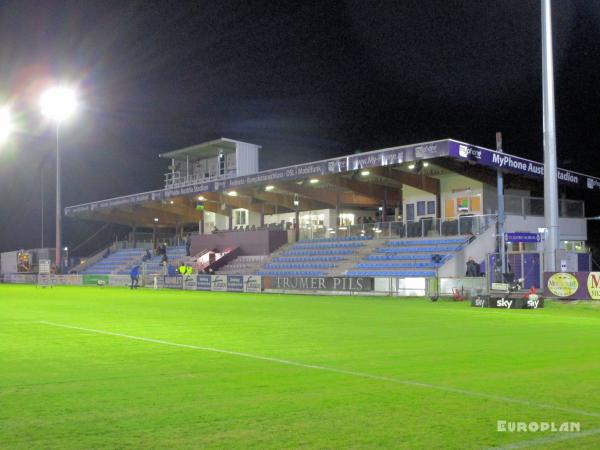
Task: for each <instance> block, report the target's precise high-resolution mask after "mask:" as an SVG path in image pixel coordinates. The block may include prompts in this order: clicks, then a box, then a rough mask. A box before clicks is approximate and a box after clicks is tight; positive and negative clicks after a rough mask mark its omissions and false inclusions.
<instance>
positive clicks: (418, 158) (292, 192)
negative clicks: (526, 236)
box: [65, 138, 600, 227]
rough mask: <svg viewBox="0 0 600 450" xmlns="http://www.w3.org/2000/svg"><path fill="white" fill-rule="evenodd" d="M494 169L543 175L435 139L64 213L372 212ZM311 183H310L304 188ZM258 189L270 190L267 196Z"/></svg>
mask: <svg viewBox="0 0 600 450" xmlns="http://www.w3.org/2000/svg"><path fill="white" fill-rule="evenodd" d="M237 142H238V141H234V140H231V139H225V138H221V139H217V140H215V141H211V142H207V143H205V144H201V145H198V146H193V147H188V148H185V149H181V150H175V151H173V152H169V153H164V154H162V155H160V156H161V157H165V158H174V157H177V155H184V154H189V152H190V151H192V152H200V153H201V152H210V151H213V149H218V148H219V147H221V148H222V146H223V145H230V146H231V145H233V146H235V144H236V143H237ZM202 154H205V153H202ZM425 162H426V163H427V164H425ZM498 168H501V169H502V170H504V171H505V173H506V174H507V176H506V185H507V187H513V188H525V189H527V188H529V189H533V188H535V186H537V185H539V181H540V180H542V179H543V176H544V166H543V164H542V163H539V162H536V161H532V160H528V159H525V158H521V157H518V156H515V155H510V154H507V153H499V152H496V151H494V150H491V149H487V148H484V147H478V146H474V145H471V144H467V143H464V142H460V141H456V140H453V139H443V140H437V141H431V142H423V143H418V144H412V145H404V146H398V147H391V148H385V149H380V150H374V151H369V152H364V153H359V154H352V155H347V156H342V157H337V158H331V159H326V160H321V161H314V162H309V163H305V164H298V165H294V166H288V167H282V168H279V169H272V170H266V171H262V172H258V173H256V174H251V175H244V176H238V177H231V178H224V179H219V180H215V181H208V182H200V183H194V184H189V185H183V186H178V187H167V188H164V189H158V190H154V191H149V192H143V193H138V194H132V195H126V196H122V197H117V198H112V199H107V200H101V201H97V202H91V203H86V204H81V205H75V206H69V207H67V208H66V209H65V215H66V216H68V217H74V218H80V219H88V220H97V221H103V222H112V223H121V224H126V225H133V224H136V225H137V226H142V227H143V226H152V225H154V224H155V222H154V219H155V218H158V219H159V222H158V224H159V226H174V225H175V224H185V223H197V221H198V220H199V213H198V212H197V211H196V210H195V206H196V203H197V200H198V197H199V196H201V198H203V199H204V201H205V210H206V211H212V212H216V213H221V214H224V211H226V210H228V209H232V208H246V209H249V210H251V211H256V212H260V213H265V214H271V213H273V212H275V211H279V212H284V211H292V210H294V209H295V206H294V204H293V201H294V197H296V198H299V199H300V202H299V203H300V206H299V209H300V210H302V211H308V210H316V209H326V208H335V205H336V204H343V205H344V206H346V207H347V206H352V207H365V208H367V207H377V206H379V205H381V201H382V199H383V198H384V197H386V198H387V200H388V204H395V203H396V202H398V201H401V195H402V194H401V190H400V188H401V186H403V185H408V186H412V187H415V188H417V189H420V190H423V191H426V192H429V193H432V194H435V195H436V196H439V195H440V181H439V178H436V177H438V176H440V175H443V174H445V173H461V174H463V175H465V176H467V177H470V178H473V179H477V180H480V181H483V182H485V183H488V184H492V185H493V184H495V171H496V169H498ZM367 172H368V174H367ZM511 174H512V175H511ZM311 179H313V180H318V181H317V182H314V181H313V182H312V183H311V181H310V180H311ZM558 179H559V182H561V183H562V184H564V185H566V186H573V187H579V188H582V189H585V190H590V191H600V178H597V177H593V176H590V175H584V174H580V173H577V172H573V171H570V170H565V169H559V170H558ZM266 186H270V188H269V190H268V191H267V190H265V187H266ZM232 191H235V192H232ZM230 194H234V195H230Z"/></svg>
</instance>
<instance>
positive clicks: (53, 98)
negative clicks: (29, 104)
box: [40, 87, 77, 123]
mask: <svg viewBox="0 0 600 450" xmlns="http://www.w3.org/2000/svg"><path fill="white" fill-rule="evenodd" d="M40 103H41V106H42V114H43V115H44V116H45V117H47V118H48V119H50V120H53V121H54V122H56V123H60V122H62V121H64V120H66V119H68V118H69V117H71V116H72V115H73V113H74V112H75V110H76V109H77V95H76V94H75V91H74V90H73V89H69V88H67V87H53V88H50V89H48V90H46V91H44V93H43V94H42V97H41V101H40Z"/></svg>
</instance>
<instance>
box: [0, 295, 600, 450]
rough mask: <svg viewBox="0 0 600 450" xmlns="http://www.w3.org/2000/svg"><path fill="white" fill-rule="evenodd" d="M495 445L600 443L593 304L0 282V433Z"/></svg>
mask: <svg viewBox="0 0 600 450" xmlns="http://www.w3.org/2000/svg"><path fill="white" fill-rule="evenodd" d="M498 420H508V421H524V422H531V421H536V422H543V421H548V422H555V423H557V424H560V423H562V422H579V423H580V424H581V432H580V433H570V434H569V433H556V432H543V433H542V432H537V433H531V432H527V433H523V432H521V433H501V432H498V431H497V421H498ZM490 447H502V448H526V447H527V448H528V447H537V448H565V447H569V448H599V447H600V308H598V307H597V305H594V304H586V305H583V304H578V305H562V304H558V303H551V304H549V305H548V306H547V308H546V309H544V310H538V311H525V310H522V311H505V310H490V309H485V310H484V309H477V308H471V307H470V306H469V305H468V304H466V303H453V302H449V301H445V302H437V303H432V302H429V301H428V300H425V299H398V298H371V297H328V296H301V295H275V294H272V295H267V294H262V295H259V294H233V293H210V292H208V293H201V292H183V291H170V290H161V291H152V290H141V289H140V290H137V291H130V290H129V289H119V288H95V287H55V288H52V289H42V288H36V287H31V286H9V285H0V448H1V449H71V448H77V449H96V448H106V449H115V448H119V449H129V448H156V449H163V448H172V449H187V448H227V449H231V448H256V449H264V448H278V449H279V448H336V449H337V448H407V449H418V448H427V449H431V448H457V449H458V448H460V449H463V448H490Z"/></svg>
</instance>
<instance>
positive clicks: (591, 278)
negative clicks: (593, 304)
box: [587, 272, 600, 300]
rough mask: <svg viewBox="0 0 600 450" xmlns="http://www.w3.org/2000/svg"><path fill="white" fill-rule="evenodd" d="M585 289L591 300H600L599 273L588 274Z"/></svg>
mask: <svg viewBox="0 0 600 450" xmlns="http://www.w3.org/2000/svg"><path fill="white" fill-rule="evenodd" d="M587 289H588V292H589V294H590V297H591V298H592V299H593V300H599V299H600V272H590V274H589V275H588V279H587Z"/></svg>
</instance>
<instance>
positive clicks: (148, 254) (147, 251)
mask: <svg viewBox="0 0 600 450" xmlns="http://www.w3.org/2000/svg"><path fill="white" fill-rule="evenodd" d="M151 259H152V255H151V254H150V250H149V249H146V254H145V255H144V256H143V257H142V261H143V262H146V261H149V260H151Z"/></svg>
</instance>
